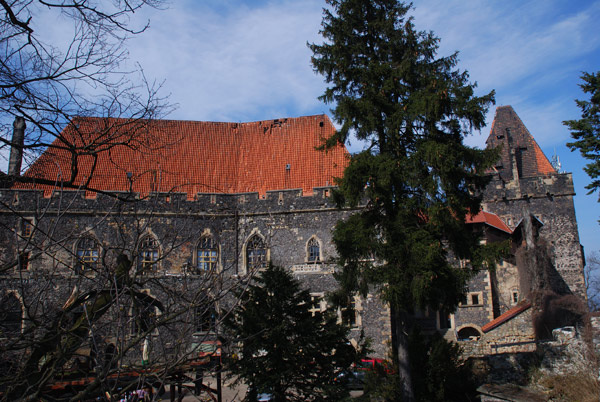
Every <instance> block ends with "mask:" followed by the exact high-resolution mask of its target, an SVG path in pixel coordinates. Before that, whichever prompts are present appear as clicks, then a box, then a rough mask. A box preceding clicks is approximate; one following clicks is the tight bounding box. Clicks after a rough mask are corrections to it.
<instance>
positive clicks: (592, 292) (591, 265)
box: [584, 251, 600, 312]
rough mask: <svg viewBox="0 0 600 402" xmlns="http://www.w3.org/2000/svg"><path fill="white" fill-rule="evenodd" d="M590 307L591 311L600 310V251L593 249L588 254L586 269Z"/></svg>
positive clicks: (586, 284)
mask: <svg viewBox="0 0 600 402" xmlns="http://www.w3.org/2000/svg"><path fill="white" fill-rule="evenodd" d="M584 275H585V286H586V289H585V290H586V293H587V296H588V307H589V309H590V311H592V312H594V311H599V310H600V253H598V251H592V252H591V253H590V255H588V256H587V261H586V266H585V270H584Z"/></svg>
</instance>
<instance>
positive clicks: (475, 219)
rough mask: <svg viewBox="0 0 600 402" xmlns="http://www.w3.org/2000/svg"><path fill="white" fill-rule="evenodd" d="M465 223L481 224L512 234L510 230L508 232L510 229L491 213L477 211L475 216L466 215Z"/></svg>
mask: <svg viewBox="0 0 600 402" xmlns="http://www.w3.org/2000/svg"><path fill="white" fill-rule="evenodd" d="M465 221H466V222H467V223H483V224H485V225H489V226H491V227H494V228H496V229H498V230H501V231H503V232H506V233H508V234H511V233H512V230H510V228H509V227H508V226H507V225H506V224H505V223H504V222H503V221H502V219H500V218H499V217H498V215H496V214H493V213H491V212H486V211H479V213H478V214H477V215H469V214H467V218H466V219H465Z"/></svg>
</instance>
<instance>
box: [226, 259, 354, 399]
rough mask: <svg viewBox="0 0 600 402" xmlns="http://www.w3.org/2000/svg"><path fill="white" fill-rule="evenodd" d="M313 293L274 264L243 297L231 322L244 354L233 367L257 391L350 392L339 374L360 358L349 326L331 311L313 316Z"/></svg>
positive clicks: (295, 395) (314, 395)
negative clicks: (351, 341) (349, 331)
mask: <svg viewBox="0 0 600 402" xmlns="http://www.w3.org/2000/svg"><path fill="white" fill-rule="evenodd" d="M314 302H316V301H313V302H311V296H310V293H309V292H308V291H307V290H302V289H300V284H299V282H298V281H297V280H295V279H294V278H293V277H292V275H291V274H290V273H288V272H286V271H285V270H284V269H283V268H281V267H277V266H270V267H269V268H267V269H266V270H265V271H262V272H260V273H258V275H257V276H256V278H255V282H254V283H253V284H251V285H249V287H248V289H247V290H246V291H245V292H244V293H243V294H242V295H241V302H240V305H239V307H238V308H237V309H236V310H235V311H234V314H233V315H231V316H230V317H229V319H228V320H226V322H225V324H226V327H227V328H228V331H229V335H231V338H232V340H233V342H237V343H239V345H241V346H240V348H239V354H238V356H237V357H236V358H233V359H231V360H230V362H229V369H230V370H231V371H232V373H234V374H236V375H237V376H238V378H239V379H240V380H242V381H244V383H246V384H247V385H248V387H249V390H250V391H251V392H250V393H249V396H248V398H247V399H249V400H250V401H253V400H256V394H257V393H261V392H268V393H271V394H272V395H273V397H274V399H275V401H316V400H319V401H320V400H331V401H339V400H342V399H344V397H346V396H347V395H348V390H347V389H346V387H345V386H344V384H343V383H341V382H340V381H336V378H337V377H338V376H339V374H340V373H342V372H343V371H345V370H347V369H348V368H349V367H350V365H351V364H352V363H353V362H354V361H355V359H356V357H357V353H356V350H355V349H354V347H353V346H352V345H351V344H350V342H349V341H348V327H346V326H343V325H341V324H338V323H337V317H336V316H335V315H334V314H332V313H326V312H325V313H324V314H322V315H321V314H317V315H313V312H312V311H311V307H312V306H313V303H314Z"/></svg>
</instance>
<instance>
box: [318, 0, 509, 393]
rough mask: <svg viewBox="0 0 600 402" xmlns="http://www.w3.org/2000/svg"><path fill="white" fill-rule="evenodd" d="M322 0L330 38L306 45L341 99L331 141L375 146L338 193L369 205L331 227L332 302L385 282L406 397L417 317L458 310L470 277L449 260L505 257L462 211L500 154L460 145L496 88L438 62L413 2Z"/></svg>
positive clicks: (475, 208)
mask: <svg viewBox="0 0 600 402" xmlns="http://www.w3.org/2000/svg"><path fill="white" fill-rule="evenodd" d="M326 1H327V3H328V5H329V6H330V7H329V8H328V9H325V10H324V17H323V22H322V30H321V34H322V35H323V38H324V40H325V42H324V43H322V44H310V45H309V46H310V48H311V50H312V51H313V57H312V64H313V66H314V69H315V71H316V72H318V73H320V74H322V75H323V76H324V77H325V80H326V82H327V83H328V84H329V86H328V88H327V89H326V90H325V93H324V94H323V95H322V96H321V98H320V99H321V100H323V101H325V102H327V103H332V104H334V105H335V106H334V109H333V110H332V112H333V116H334V119H335V120H336V121H337V122H338V123H339V124H340V125H341V128H340V130H339V131H338V132H337V133H336V134H335V135H333V136H332V137H331V138H329V139H327V141H326V144H325V147H327V146H330V145H332V144H335V143H336V142H342V143H344V142H346V141H347V140H348V139H349V136H350V135H351V134H352V135H355V136H356V137H357V138H358V139H360V140H363V141H366V142H367V144H368V147H367V148H366V149H365V150H364V151H362V152H360V153H359V154H357V155H353V156H352V157H351V160H350V163H349V166H348V167H347V168H346V170H345V172H344V177H343V178H341V179H340V180H339V181H338V185H339V191H338V192H337V193H336V194H335V199H336V201H337V202H338V203H339V204H340V205H350V206H356V205H359V204H360V205H363V206H364V208H361V210H360V212H358V213H356V214H355V215H353V216H352V217H350V218H349V219H347V220H344V221H341V222H339V223H338V224H337V225H336V227H335V230H334V234H333V241H334V243H335V245H336V249H337V252H338V255H339V265H340V266H341V267H343V270H342V272H341V273H340V274H339V275H338V279H339V281H340V285H341V289H340V290H339V291H338V292H337V293H336V294H335V295H334V300H335V301H337V302H340V304H342V305H344V304H345V305H347V304H348V303H349V301H350V295H352V293H353V292H356V291H360V292H362V293H363V294H364V293H366V291H367V289H368V286H369V284H375V285H380V286H379V289H381V294H382V296H383V299H384V300H385V301H387V302H389V303H390V307H391V318H392V328H393V333H395V334H396V336H395V337H393V342H394V347H395V348H396V350H397V353H398V359H399V360H403V361H402V362H401V364H400V366H399V367H400V370H399V373H398V375H399V377H400V378H401V379H402V380H403V381H404V384H403V387H404V390H403V392H402V395H403V399H406V400H409V401H410V400H412V399H414V398H413V394H412V388H411V385H410V383H411V374H410V372H409V371H408V369H407V367H408V364H407V363H408V359H409V358H408V353H407V340H406V336H405V335H404V333H405V332H406V331H405V330H406V327H407V326H409V325H408V322H409V319H408V317H409V315H410V314H411V313H412V312H414V310H415V309H416V308H421V309H424V308H425V307H430V308H432V309H433V310H437V309H439V308H440V307H442V306H443V307H444V309H446V310H452V309H453V308H454V307H456V305H457V304H458V302H459V301H460V298H461V295H462V293H463V292H464V290H465V286H466V283H467V281H468V279H469V278H470V276H471V274H472V272H471V271H469V270H468V269H460V268H458V267H455V266H453V265H452V264H451V262H450V261H449V260H450V259H449V256H450V255H452V256H454V257H456V258H460V259H470V260H471V266H472V268H473V269H480V268H487V267H488V266H492V265H490V261H493V259H494V257H495V255H496V253H497V249H496V248H495V249H493V250H488V248H487V247H486V246H484V245H481V244H480V242H479V239H480V237H481V233H477V232H476V231H474V229H473V226H472V225H467V224H466V222H465V218H466V216H467V214H469V213H473V214H476V213H478V212H479V210H480V207H481V197H482V192H483V189H484V187H485V186H486V185H487V183H488V182H489V179H490V178H489V177H488V176H486V175H485V172H486V171H487V170H488V169H489V168H490V167H492V166H493V164H494V162H495V161H496V160H497V159H498V156H499V155H498V152H497V151H495V150H478V149H474V148H470V147H468V146H466V145H464V144H463V138H464V137H465V136H466V135H468V134H470V133H471V131H472V130H473V129H475V130H479V129H481V128H482V127H483V125H484V122H485V114H486V112H487V110H488V107H489V106H490V105H491V104H493V102H494V92H493V91H492V92H490V93H489V94H486V95H483V96H475V95H474V93H475V87H476V85H475V84H471V83H469V75H468V74H467V73H466V72H464V71H459V70H458V69H456V65H457V60H458V58H457V54H456V53H455V54H452V55H450V56H447V57H437V55H436V54H437V50H438V42H439V39H438V38H437V37H435V36H434V35H433V33H431V32H419V31H416V30H415V27H414V24H413V21H412V18H410V17H408V16H407V13H408V11H409V9H410V5H409V4H404V3H402V2H398V1H397V0H326ZM485 262H487V264H484V263H485ZM401 327H404V328H401Z"/></svg>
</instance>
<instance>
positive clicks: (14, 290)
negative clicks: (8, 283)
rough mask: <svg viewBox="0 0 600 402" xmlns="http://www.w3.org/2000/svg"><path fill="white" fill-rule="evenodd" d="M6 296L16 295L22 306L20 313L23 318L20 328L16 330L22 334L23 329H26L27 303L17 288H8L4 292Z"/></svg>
mask: <svg viewBox="0 0 600 402" xmlns="http://www.w3.org/2000/svg"><path fill="white" fill-rule="evenodd" d="M4 296H5V297H6V298H8V297H14V298H15V299H16V300H17V302H18V304H19V306H20V307H21V314H20V315H21V319H20V324H19V329H18V330H17V331H16V333H18V334H22V333H23V331H24V330H25V312H26V310H25V304H24V303H23V297H22V296H21V293H20V292H19V291H18V290H16V289H7V290H6V291H5V292H4Z"/></svg>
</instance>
